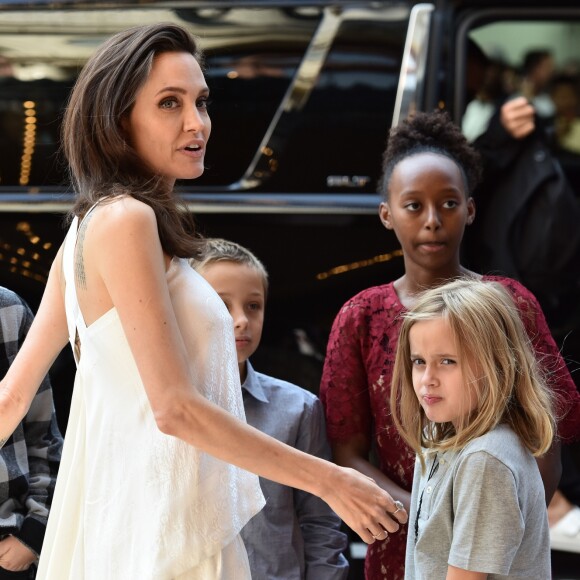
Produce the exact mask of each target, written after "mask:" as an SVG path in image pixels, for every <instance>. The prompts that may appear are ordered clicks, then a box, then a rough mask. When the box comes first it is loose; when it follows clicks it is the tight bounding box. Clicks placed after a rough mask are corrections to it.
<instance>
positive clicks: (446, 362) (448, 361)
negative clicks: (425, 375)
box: [441, 358, 455, 365]
mask: <svg viewBox="0 0 580 580" xmlns="http://www.w3.org/2000/svg"><path fill="white" fill-rule="evenodd" d="M441 364H442V365H454V364H455V361H454V360H453V359H452V358H444V359H442V360H441Z"/></svg>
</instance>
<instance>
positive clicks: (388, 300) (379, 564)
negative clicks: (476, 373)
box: [320, 276, 580, 580]
mask: <svg viewBox="0 0 580 580" xmlns="http://www.w3.org/2000/svg"><path fill="white" fill-rule="evenodd" d="M484 280H492V281H496V282H499V283H500V284H502V285H503V286H504V287H505V288H507V289H508V290H509V291H510V293H511V294H512V296H513V297H514V301H515V303H516V304H517V307H518V309H519V311H520V314H521V316H522V320H523V321H524V324H525V326H526V330H527V332H528V335H529V336H530V339H531V340H532V342H533V345H534V349H535V351H536V355H537V356H538V357H539V360H541V361H542V364H543V366H544V368H546V369H547V370H548V371H549V374H550V381H551V384H552V385H553V388H554V390H555V391H556V392H557V393H558V394H559V398H558V401H559V405H558V409H557V411H558V416H559V417H560V420H559V424H558V433H559V436H560V437H561V439H562V440H563V441H571V440H573V439H577V438H578V437H580V394H579V393H578V390H577V388H576V386H575V384H574V382H573V381H572V377H571V376H570V373H569V371H568V369H567V367H566V365H565V363H564V361H563V359H562V357H561V356H560V352H559V350H558V347H557V346H556V343H555V342H554V339H553V338H552V335H551V334H550V331H549V329H548V325H547V323H546V320H545V318H544V315H543V313H542V310H541V308H540V305H539V304H538V302H537V300H536V299H535V297H534V296H533V295H532V294H531V293H530V292H529V291H528V290H527V289H526V288H524V287H523V286H522V285H521V284H520V283H519V282H517V281H515V280H512V279H510V278H503V277H499V276H484ZM404 310H405V308H404V306H403V305H402V304H401V302H400V301H399V298H398V296H397V294H396V292H395V288H394V286H393V283H392V282H391V283H389V284H386V285H384V286H376V287H374V288H369V289H367V290H364V291H363V292H361V293H359V294H357V295H356V296H354V297H353V298H351V299H350V300H349V301H348V302H347V303H346V304H345V305H344V306H343V307H342V309H341V310H340V312H339V313H338V315H337V317H336V319H335V321H334V324H333V327H332V330H331V333H330V337H329V340H328V346H327V352H326V360H325V363H324V371H323V375H322V383H321V387H320V398H321V400H322V403H323V405H324V408H325V413H326V420H327V429H328V436H329V439H330V441H331V443H336V442H343V441H348V440H349V439H350V438H351V437H353V436H354V435H357V434H364V435H366V436H368V437H370V438H371V441H373V446H374V448H375V452H376V457H377V461H378V467H379V468H380V469H381V471H382V472H383V473H384V474H385V475H386V476H387V477H389V479H391V480H393V481H394V482H395V483H396V484H398V485H399V486H401V487H402V488H404V489H406V490H408V491H411V485H412V478H413V468H414V463H415V456H414V453H413V452H412V450H411V449H410V448H409V447H408V446H407V445H406V444H405V443H404V442H403V441H402V440H401V438H400V437H399V435H398V433H397V431H396V428H395V426H394V425H393V423H392V420H391V416H390V411H389V397H390V391H391V376H392V370H393V363H394V359H395V350H396V344H397V339H398V335H399V328H400V324H401V319H400V314H401V313H402V312H404ZM406 541H407V529H406V527H404V526H403V527H402V528H401V529H400V530H399V531H398V532H397V533H395V534H389V536H388V537H387V539H386V540H384V541H378V542H375V543H374V544H372V545H370V546H369V548H368V551H367V556H366V561H365V575H366V578H367V580H403V577H404V563H405V545H406Z"/></svg>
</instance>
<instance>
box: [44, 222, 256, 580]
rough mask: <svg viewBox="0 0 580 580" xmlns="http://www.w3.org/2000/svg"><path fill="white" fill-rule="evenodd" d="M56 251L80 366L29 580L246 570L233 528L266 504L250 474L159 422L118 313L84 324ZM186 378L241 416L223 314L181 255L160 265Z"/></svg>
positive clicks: (66, 259) (194, 577) (154, 579)
mask: <svg viewBox="0 0 580 580" xmlns="http://www.w3.org/2000/svg"><path fill="white" fill-rule="evenodd" d="M77 224H78V221H77V219H75V220H74V221H73V223H72V225H71V228H70V230H69V232H68V235H67V238H66V241H65V249H64V255H63V269H64V273H65V281H66V292H65V305H66V314H67V321H68V325H69V335H70V339H71V344H72V345H73V350H74V340H75V331H77V332H78V334H79V338H80V343H81V349H80V350H81V355H80V358H78V357H76V356H75V359H76V362H77V373H76V379H75V386H74V392H73V397H72V402H71V411H70V417H69V422H68V426H67V431H66V437H65V444H64V449H63V454H62V461H61V465H60V470H59V474H58V478H57V484H56V490H55V494H54V500H53V504H52V508H51V511H50V516H49V520H48V525H47V530H46V537H45V540H44V545H43V548H42V553H41V556H40V563H39V570H38V575H37V578H38V580H175V579H179V580H212V579H223V580H234V579H236V580H237V579H240V580H246V579H247V578H250V573H249V567H248V565H247V556H246V553H245V549H244V547H243V544H242V543H241V540H240V539H239V536H238V534H239V531H240V529H241V528H242V527H243V526H244V525H245V524H246V522H247V521H248V520H249V519H250V518H251V517H252V516H253V515H255V514H256V513H257V512H258V511H259V510H260V509H261V508H262V507H263V504H264V498H263V496H262V493H261V491H260V487H259V483H258V478H257V477H256V476H254V475H252V474H250V473H248V472H246V471H244V470H241V469H238V468H236V467H234V466H232V465H229V464H227V463H224V462H222V461H220V460H218V459H215V458H214V457H212V456H210V455H208V454H206V453H204V452H202V451H199V450H198V449H196V448H194V447H192V446H190V445H188V444H186V443H185V442H183V441H181V440H179V439H177V438H175V437H171V436H168V435H165V434H163V433H162V432H161V431H160V430H159V429H158V427H157V425H156V423H155V419H154V417H153V413H152V410H151V407H150V404H149V401H148V399H147V396H146V394H145V389H144V386H143V383H142V381H141V379H140V377H139V373H138V371H137V367H136V364H135V361H134V359H133V356H132V354H131V350H130V348H129V345H128V342H127V339H126V338H125V334H124V332H123V328H122V326H121V323H120V320H119V316H118V314H117V311H116V310H115V309H114V308H113V309H111V310H110V311H108V312H107V313H105V314H104V315H103V316H102V317H101V318H99V319H98V320H96V321H95V322H94V323H93V324H91V325H90V326H89V327H86V326H85V324H84V321H83V318H82V315H81V312H80V309H79V306H78V301H77V297H76V289H75V282H74V271H73V264H74V246H75V243H76V236H77ZM167 283H168V286H169V291H170V296H171V300H172V304H173V307H174V310H175V314H176V317H177V320H178V322H179V327H180V330H181V334H182V337H183V341H184V343H185V346H186V348H187V351H188V353H189V361H190V369H189V370H190V374H191V379H192V383H193V384H194V385H196V386H197V388H198V389H199V390H200V392H202V394H203V395H204V396H205V397H206V398H207V399H209V400H210V401H212V402H214V403H215V404H217V405H219V406H220V407H222V408H223V409H226V410H227V411H229V412H230V413H232V414H233V415H235V416H237V417H238V418H240V419H245V415H244V410H243V403H242V396H241V388H240V381H239V374H238V367H237V361H236V351H235V340H234V334H233V324H232V320H231V317H230V315H229V313H228V311H227V309H226V308H225V306H224V304H223V303H222V301H221V299H220V298H219V296H218V295H217V294H216V293H215V292H214V290H213V289H212V288H211V286H210V285H209V284H208V283H207V282H206V281H205V280H204V279H203V278H202V277H201V276H200V275H199V274H197V273H196V272H195V271H194V270H193V269H192V268H191V267H190V266H189V265H188V264H187V262H186V261H185V260H181V259H173V260H172V262H171V264H170V266H169V269H168V271H167Z"/></svg>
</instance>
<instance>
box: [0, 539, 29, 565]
mask: <svg viewBox="0 0 580 580" xmlns="http://www.w3.org/2000/svg"><path fill="white" fill-rule="evenodd" d="M35 561H36V554H35V553H34V552H33V551H32V550H31V549H30V548H27V547H26V546H25V545H24V544H23V543H22V542H20V541H19V540H17V539H16V538H15V537H14V536H8V537H7V538H4V539H3V540H2V541H0V566H2V568H4V569H5V570H10V571H11V572H22V571H23V570H28V568H30V565H31V564H32V563H33V562H35Z"/></svg>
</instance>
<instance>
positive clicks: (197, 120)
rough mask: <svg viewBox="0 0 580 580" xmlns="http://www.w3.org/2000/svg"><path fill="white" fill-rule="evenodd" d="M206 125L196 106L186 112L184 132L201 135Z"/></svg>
mask: <svg viewBox="0 0 580 580" xmlns="http://www.w3.org/2000/svg"><path fill="white" fill-rule="evenodd" d="M204 125H205V122H204V120H203V117H202V116H201V115H200V113H199V110H198V109H197V107H196V106H193V105H192V106H190V107H188V108H187V109H186V111H185V118H184V121H183V130H184V131H185V132H186V133H189V132H192V133H199V132H200V131H201V130H202V129H203V127H204Z"/></svg>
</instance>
